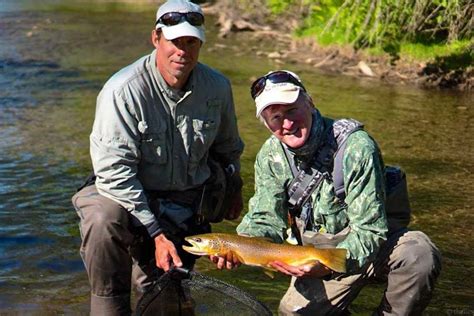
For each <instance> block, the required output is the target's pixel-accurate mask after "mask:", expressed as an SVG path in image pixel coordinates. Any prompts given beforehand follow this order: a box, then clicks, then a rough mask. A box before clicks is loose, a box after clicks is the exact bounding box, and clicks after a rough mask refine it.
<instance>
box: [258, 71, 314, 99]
mask: <svg viewBox="0 0 474 316" xmlns="http://www.w3.org/2000/svg"><path fill="white" fill-rule="evenodd" d="M267 80H269V81H270V82H271V83H284V82H290V83H292V84H294V85H296V86H298V87H301V89H303V91H305V92H306V89H305V87H304V86H303V83H302V82H301V80H299V79H298V78H297V77H295V75H293V74H292V73H290V72H288V71H284V70H278V71H273V72H271V73H269V74H266V75H265V76H262V77H260V78H258V79H257V80H255V81H254V82H253V83H252V86H251V87H250V94H251V95H252V98H253V99H254V100H255V98H256V97H258V96H259V95H260V94H261V93H262V91H263V89H265V85H266V84H267Z"/></svg>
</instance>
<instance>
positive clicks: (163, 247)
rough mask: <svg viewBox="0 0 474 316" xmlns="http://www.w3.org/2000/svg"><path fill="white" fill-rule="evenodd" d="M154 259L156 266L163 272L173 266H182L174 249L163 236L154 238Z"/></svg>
mask: <svg viewBox="0 0 474 316" xmlns="http://www.w3.org/2000/svg"><path fill="white" fill-rule="evenodd" d="M155 259H156V266H157V267H158V268H160V269H163V270H165V272H166V271H168V270H169V269H170V268H171V267H173V266H176V267H181V266H182V265H183V263H182V261H181V259H180V258H179V256H178V252H177V251H176V247H175V246H174V244H173V243H172V242H171V241H170V240H169V239H168V238H166V237H165V235H164V234H159V235H158V236H156V237H155Z"/></svg>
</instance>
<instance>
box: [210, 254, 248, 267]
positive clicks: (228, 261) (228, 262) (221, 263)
mask: <svg viewBox="0 0 474 316" xmlns="http://www.w3.org/2000/svg"><path fill="white" fill-rule="evenodd" d="M209 259H210V260H211V261H212V262H214V263H215V264H216V266H217V269H219V270H222V269H223V268H226V269H227V270H232V269H234V268H237V267H239V266H240V265H241V262H240V261H239V259H238V258H237V256H234V254H233V253H232V252H229V253H227V255H225V256H224V257H220V256H213V255H211V256H209Z"/></svg>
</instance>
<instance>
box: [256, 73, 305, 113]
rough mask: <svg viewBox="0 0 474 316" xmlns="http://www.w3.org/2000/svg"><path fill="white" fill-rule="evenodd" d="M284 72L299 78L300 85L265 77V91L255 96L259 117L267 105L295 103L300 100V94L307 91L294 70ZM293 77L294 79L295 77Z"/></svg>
mask: <svg viewBox="0 0 474 316" xmlns="http://www.w3.org/2000/svg"><path fill="white" fill-rule="evenodd" d="M283 72H286V73H288V74H289V75H291V76H292V77H293V78H294V79H296V80H297V82H298V83H300V85H296V84H295V83H293V82H291V81H284V82H273V81H271V80H270V79H268V78H267V79H265V87H264V88H263V91H261V92H260V94H259V95H257V97H256V98H255V105H256V107H257V112H256V116H257V117H259V116H260V114H261V113H262V112H263V110H265V109H266V108H267V107H269V106H270V105H273V104H293V103H295V102H296V101H297V100H298V96H299V95H300V92H301V91H303V92H304V91H305V90H304V88H303V84H302V83H301V79H300V78H299V77H298V76H297V75H296V74H295V73H293V72H291V71H287V70H283ZM272 73H274V72H269V73H268V74H267V75H265V76H264V77H263V78H266V76H268V75H271V74H272ZM293 78H292V79H293Z"/></svg>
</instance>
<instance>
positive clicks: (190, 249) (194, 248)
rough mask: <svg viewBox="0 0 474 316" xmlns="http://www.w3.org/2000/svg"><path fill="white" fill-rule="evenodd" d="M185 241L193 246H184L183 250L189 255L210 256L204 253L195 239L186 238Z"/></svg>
mask: <svg viewBox="0 0 474 316" xmlns="http://www.w3.org/2000/svg"><path fill="white" fill-rule="evenodd" d="M184 240H186V241H187V242H188V243H190V244H191V246H186V245H183V246H182V248H183V250H185V251H187V252H189V253H192V254H193V255H197V256H204V255H207V254H208V253H207V251H204V250H202V249H201V247H200V246H199V244H198V242H196V241H195V240H194V239H192V238H187V237H186V238H184Z"/></svg>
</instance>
